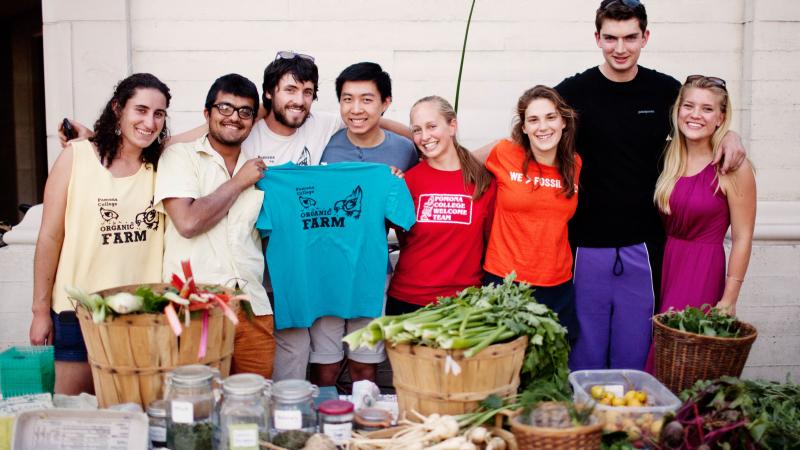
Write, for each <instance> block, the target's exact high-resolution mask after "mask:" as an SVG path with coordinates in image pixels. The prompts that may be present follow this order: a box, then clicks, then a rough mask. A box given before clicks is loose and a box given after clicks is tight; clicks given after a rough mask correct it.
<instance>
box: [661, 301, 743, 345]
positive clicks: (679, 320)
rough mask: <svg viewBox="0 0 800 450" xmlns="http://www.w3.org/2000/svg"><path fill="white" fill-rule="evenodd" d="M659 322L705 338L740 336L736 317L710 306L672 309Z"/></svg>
mask: <svg viewBox="0 0 800 450" xmlns="http://www.w3.org/2000/svg"><path fill="white" fill-rule="evenodd" d="M658 320H659V321H660V322H661V323H662V324H664V325H666V326H668V327H669V328H673V329H676V330H680V331H686V332H688V333H694V334H700V335H703V336H711V337H721V338H735V337H739V334H740V329H739V322H738V321H737V320H736V317H734V316H730V315H727V314H725V313H723V312H722V311H721V310H719V309H717V308H712V307H711V306H709V305H708V304H705V305H703V306H701V307H700V308H694V307H691V306H688V307H686V309H684V310H683V311H675V310H673V309H670V310H669V311H667V312H666V313H664V314H663V315H661V316H659V317H658Z"/></svg>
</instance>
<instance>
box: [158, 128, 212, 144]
mask: <svg viewBox="0 0 800 450" xmlns="http://www.w3.org/2000/svg"><path fill="white" fill-rule="evenodd" d="M206 133H208V124H206V123H204V124H202V125H200V126H198V127H195V128H192V129H191V130H188V131H184V132H183V133H180V134H176V135H174V136H170V137H168V138H167V140H166V142H164V148H167V147H169V146H170V145H172V144H179V143H186V142H192V141H195V140H197V139H200V137H201V136H203V135H204V134H206Z"/></svg>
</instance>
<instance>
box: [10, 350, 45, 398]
mask: <svg viewBox="0 0 800 450" xmlns="http://www.w3.org/2000/svg"><path fill="white" fill-rule="evenodd" d="M54 383H55V368H54V366H53V347H52V346H50V345H45V346H17V347H11V348H9V349H7V350H5V351H4V352H2V353H0V390H2V393H3V397H4V398H6V397H14V396H17V395H23V394H38V393H41V392H49V393H51V394H52V393H53V384H54Z"/></svg>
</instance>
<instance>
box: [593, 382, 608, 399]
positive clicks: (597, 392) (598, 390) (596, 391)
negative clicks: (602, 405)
mask: <svg viewBox="0 0 800 450" xmlns="http://www.w3.org/2000/svg"><path fill="white" fill-rule="evenodd" d="M591 392H592V398H593V399H595V400H600V399H601V398H603V394H605V392H606V391H605V390H604V389H603V386H600V385H597V386H592V390H591Z"/></svg>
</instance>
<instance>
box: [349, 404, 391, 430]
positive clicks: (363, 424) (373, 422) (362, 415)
mask: <svg viewBox="0 0 800 450" xmlns="http://www.w3.org/2000/svg"><path fill="white" fill-rule="evenodd" d="M353 421H354V422H355V425H356V429H357V430H359V431H378V430H382V429H384V428H389V427H390V426H392V414H391V413H389V411H386V410H383V409H379V408H361V409H359V410H358V411H356V413H355V417H354V418H353Z"/></svg>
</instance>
